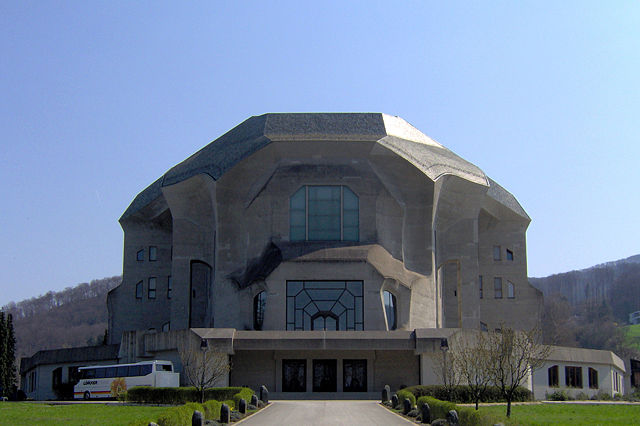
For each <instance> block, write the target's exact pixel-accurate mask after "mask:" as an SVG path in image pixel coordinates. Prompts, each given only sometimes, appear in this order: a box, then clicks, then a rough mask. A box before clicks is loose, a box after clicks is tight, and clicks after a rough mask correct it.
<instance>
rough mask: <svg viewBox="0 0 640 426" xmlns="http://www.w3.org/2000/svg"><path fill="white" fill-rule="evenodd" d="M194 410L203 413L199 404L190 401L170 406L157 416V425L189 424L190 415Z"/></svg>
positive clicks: (176, 425) (180, 425)
mask: <svg viewBox="0 0 640 426" xmlns="http://www.w3.org/2000/svg"><path fill="white" fill-rule="evenodd" d="M195 410H198V411H201V412H203V413H204V408H203V407H202V405H201V404H198V403H196V402H190V403H188V404H185V405H181V406H179V407H171V408H169V409H168V410H167V411H165V412H164V414H162V415H161V416H160V417H159V418H158V425H159V426H182V425H188V424H191V417H192V416H193V412H194V411H195Z"/></svg>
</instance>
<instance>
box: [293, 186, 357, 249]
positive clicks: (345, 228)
mask: <svg viewBox="0 0 640 426" xmlns="http://www.w3.org/2000/svg"><path fill="white" fill-rule="evenodd" d="M359 212H360V210H359V200H358V196H357V195H356V194H355V193H354V192H353V191H351V190H350V189H349V188H348V187H346V186H341V185H336V186H311V185H305V186H303V187H302V188H300V189H299V190H298V191H296V193H295V194H293V195H292V196H291V198H290V199H289V238H290V240H291V241H305V240H307V241H358V240H359V229H360V225H359Z"/></svg>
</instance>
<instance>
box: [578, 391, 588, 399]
mask: <svg viewBox="0 0 640 426" xmlns="http://www.w3.org/2000/svg"><path fill="white" fill-rule="evenodd" d="M575 399H577V400H578V401H586V400H588V399H589V395H587V394H586V393H584V392H582V391H580V392H578V393H577V394H576V396H575Z"/></svg>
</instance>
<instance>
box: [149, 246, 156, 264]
mask: <svg viewBox="0 0 640 426" xmlns="http://www.w3.org/2000/svg"><path fill="white" fill-rule="evenodd" d="M149 260H150V261H151V262H154V261H156V260H158V248H157V247H156V246H149Z"/></svg>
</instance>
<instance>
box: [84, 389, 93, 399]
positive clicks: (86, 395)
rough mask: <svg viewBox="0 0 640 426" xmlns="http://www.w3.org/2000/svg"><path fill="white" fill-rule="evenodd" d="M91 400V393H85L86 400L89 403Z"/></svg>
mask: <svg viewBox="0 0 640 426" xmlns="http://www.w3.org/2000/svg"><path fill="white" fill-rule="evenodd" d="M90 399H91V394H90V393H89V391H85V392H84V400H85V401H88V400H90Z"/></svg>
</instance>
